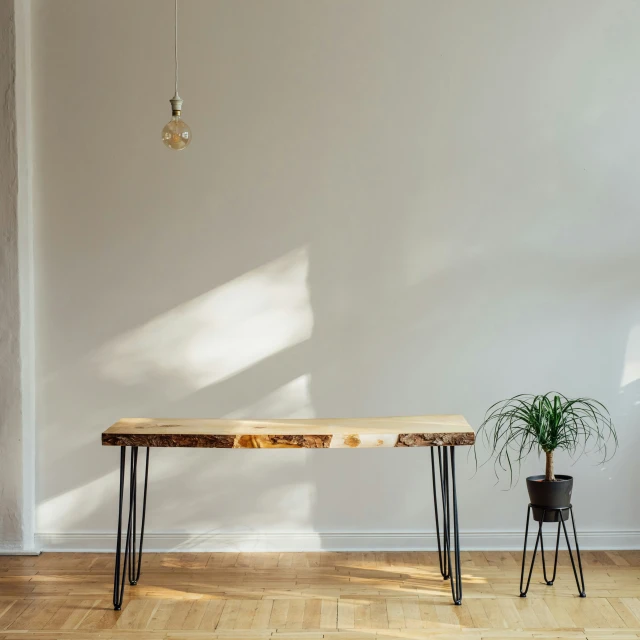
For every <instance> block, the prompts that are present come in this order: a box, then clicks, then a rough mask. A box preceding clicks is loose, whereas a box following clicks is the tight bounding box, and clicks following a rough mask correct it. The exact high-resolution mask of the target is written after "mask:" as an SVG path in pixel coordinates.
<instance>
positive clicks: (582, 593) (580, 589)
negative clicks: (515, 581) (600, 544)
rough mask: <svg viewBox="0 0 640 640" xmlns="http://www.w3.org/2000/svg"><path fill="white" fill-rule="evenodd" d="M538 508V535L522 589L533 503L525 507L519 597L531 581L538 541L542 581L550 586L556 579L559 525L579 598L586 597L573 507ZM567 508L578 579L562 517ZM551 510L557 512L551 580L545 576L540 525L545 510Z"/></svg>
mask: <svg viewBox="0 0 640 640" xmlns="http://www.w3.org/2000/svg"><path fill="white" fill-rule="evenodd" d="M537 508H538V509H542V517H541V519H540V522H539V523H538V535H537V536H536V543H535V545H534V547H533V557H532V558H531V566H530V567H529V576H528V578H527V585H526V587H525V588H524V590H523V589H522V585H523V582H524V567H525V564H526V557H527V537H528V535H529V518H530V516H531V512H532V510H533V505H531V504H530V505H529V506H528V507H527V523H526V528H525V532H524V549H523V551H522V570H521V572H520V597H521V598H526V597H527V592H528V591H529V585H530V583H531V574H532V573H533V566H534V564H535V562H536V553H537V552H538V543H540V555H541V556H542V574H543V576H544V581H545V583H546V584H547V585H549V586H551V585H553V583H554V582H555V579H556V571H557V569H558V549H559V547H560V527H562V529H563V530H564V537H565V540H566V541H567V549H568V550H569V557H570V558H571V566H572V567H573V575H574V577H575V579H576V585H577V586H578V593H579V594H580V597H581V598H584V597H586V595H587V594H586V592H585V585H584V575H583V573H582V559H581V558H580V548H579V547H578V534H577V530H576V523H575V519H574V518H573V507H564V508H562V509H553V508H545V507H537ZM567 508H568V509H569V512H570V513H571V521H572V523H573V535H574V539H575V542H576V555H577V556H578V567H579V569H580V580H578V572H577V571H576V564H575V562H574V559H573V552H572V551H571V543H570V542H569V534H568V533H567V527H566V525H565V523H564V517H563V512H564V511H566V510H567ZM550 511H553V512H555V513H556V514H557V518H558V533H557V535H556V556H555V560H554V563H553V576H552V577H551V580H549V578H547V566H546V563H545V558H544V540H543V537H542V525H543V523H544V519H545V516H546V514H547V512H550Z"/></svg>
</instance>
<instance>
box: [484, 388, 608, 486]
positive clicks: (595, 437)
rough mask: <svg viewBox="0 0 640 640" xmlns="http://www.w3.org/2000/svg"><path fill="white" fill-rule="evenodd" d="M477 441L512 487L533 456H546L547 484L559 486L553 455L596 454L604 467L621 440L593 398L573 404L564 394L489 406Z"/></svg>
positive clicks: (523, 397)
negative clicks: (560, 453) (519, 470)
mask: <svg viewBox="0 0 640 640" xmlns="http://www.w3.org/2000/svg"><path fill="white" fill-rule="evenodd" d="M478 436H479V437H481V438H482V439H483V440H484V442H485V443H486V444H487V445H488V447H489V449H490V451H491V457H494V458H495V470H496V475H498V471H499V470H502V471H508V472H509V477H510V485H511V486H513V484H514V466H515V467H517V468H518V469H519V467H520V465H521V463H522V461H523V460H524V459H525V458H526V457H527V456H528V455H529V454H530V453H531V452H532V451H536V452H537V453H538V454H541V453H543V452H544V454H545V456H546V468H545V475H544V480H545V481H546V482H553V481H555V479H556V478H555V475H554V468H553V454H554V453H555V451H567V452H568V453H569V455H570V456H572V457H573V456H574V455H575V454H576V453H578V455H582V454H583V453H589V452H595V453H596V454H598V456H599V457H600V462H601V463H602V462H605V461H607V460H609V459H610V457H611V455H613V453H614V452H615V449H616V448H617V446H618V437H617V435H616V431H615V428H614V426H613V423H612V422H611V416H610V415H609V412H608V411H607V409H606V408H605V406H604V405H603V404H602V403H600V402H598V401H597V400H592V399H590V398H574V399H570V398H567V397H566V396H564V395H562V394H561V393H556V392H549V393H545V394H544V395H529V394H523V395H517V396H514V397H513V398H508V399H507V400H501V401H500V402H497V403H496V404H494V405H492V406H491V407H489V410H488V411H487V414H486V416H485V420H484V422H483V423H482V425H481V426H480V429H479V430H478Z"/></svg>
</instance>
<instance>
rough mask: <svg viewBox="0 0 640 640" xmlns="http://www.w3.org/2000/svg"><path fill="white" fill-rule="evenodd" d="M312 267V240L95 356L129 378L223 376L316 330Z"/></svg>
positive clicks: (196, 382)
mask: <svg viewBox="0 0 640 640" xmlns="http://www.w3.org/2000/svg"><path fill="white" fill-rule="evenodd" d="M308 269H309V257H308V251H307V248H306V247H303V248H300V249H296V250H295V251H292V252H290V253H288V254H286V255H284V256H283V257H281V258H279V259H277V260H274V261H273V262H270V263H268V264H265V265H262V266H261V267H259V268H257V269H255V270H253V271H250V272H248V273H246V274H244V275H242V276H240V277H239V278H236V279H235V280H231V281H230V282H227V283H226V284H224V285H222V286H220V287H218V288H216V289H213V290H212V291H209V292H208V293H205V294H204V295H202V296H199V297H198V298H195V299H193V300H190V301H189V302H187V303H185V304H183V305H180V306H178V307H176V308H175V309H172V310H171V311H169V312H167V313H165V314H162V315H160V316H158V317H157V318H154V319H153V320H151V321H150V322H148V323H147V324H145V325H143V326H141V327H139V328H137V329H135V330H134V331H131V332H129V333H127V334H125V335H123V336H120V337H118V338H117V339H116V340H114V341H112V342H110V343H109V344H107V345H106V346H105V347H104V348H103V349H101V350H100V352H99V353H98V354H97V355H96V357H95V363H96V365H97V366H98V369H99V371H100V373H101V374H102V375H104V376H105V377H106V378H109V379H112V380H115V381H117V382H119V383H121V384H126V385H130V386H133V385H138V384H143V383H144V382H147V381H153V380H157V379H158V378H169V377H171V378H174V379H176V382H178V381H179V382H181V383H182V385H183V386H184V388H183V389H182V391H183V392H192V391H197V390H199V389H202V388H204V387H206V386H209V385H211V384H214V383H216V382H219V381H221V380H224V379H225V378H228V377H230V376H232V375H234V374H236V373H238V372H240V371H242V370H244V369H247V368H249V367H251V366H252V365H254V364H255V363H257V362H259V361H260V360H263V359H265V358H267V357H269V356H271V355H273V354H275V353H277V352H278V351H282V350H283V349H286V348H288V347H291V346H293V345H295V344H298V343H300V342H303V341H304V340H307V339H308V338H309V337H310V336H311V332H312V329H313V312H312V309H311V304H310V300H309V290H308V287H307V273H308Z"/></svg>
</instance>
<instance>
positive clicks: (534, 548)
mask: <svg viewBox="0 0 640 640" xmlns="http://www.w3.org/2000/svg"><path fill="white" fill-rule="evenodd" d="M532 509H533V507H532V506H531V505H529V506H528V507H527V524H526V528H525V532H524V549H523V551H522V570H521V572H520V597H521V598H526V597H527V591H529V584H530V583H531V574H532V573H533V565H534V564H535V562H536V554H537V553H538V543H539V542H540V541H541V540H542V523H543V522H544V518H545V515H546V513H547V511H546V509H543V510H542V518H541V519H540V524H539V525H538V535H537V536H536V544H535V546H534V547H533V558H531V567H530V568H529V577H528V578H527V586H526V587H525V589H524V591H523V590H522V583H523V582H524V565H525V560H526V558H527V536H528V534H529V516H530V515H531V511H532ZM543 557H544V556H543ZM556 558H557V555H556ZM543 562H544V560H543Z"/></svg>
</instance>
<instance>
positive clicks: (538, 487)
mask: <svg viewBox="0 0 640 640" xmlns="http://www.w3.org/2000/svg"><path fill="white" fill-rule="evenodd" d="M527 491H529V500H530V502H531V504H532V505H536V506H535V507H534V508H533V519H534V520H536V521H537V522H540V520H541V519H542V514H543V512H544V510H543V509H541V508H540V507H568V506H570V505H571V492H572V491H573V477H572V476H556V479H555V481H554V482H547V481H546V480H545V479H544V476H543V475H542V476H529V477H528V478H527ZM558 514H562V519H563V520H566V519H567V518H568V517H569V510H568V509H567V510H566V511H548V512H547V513H545V516H544V521H545V522H559V518H558Z"/></svg>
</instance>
